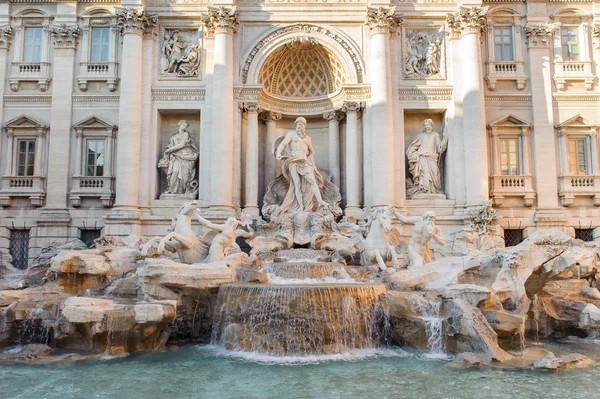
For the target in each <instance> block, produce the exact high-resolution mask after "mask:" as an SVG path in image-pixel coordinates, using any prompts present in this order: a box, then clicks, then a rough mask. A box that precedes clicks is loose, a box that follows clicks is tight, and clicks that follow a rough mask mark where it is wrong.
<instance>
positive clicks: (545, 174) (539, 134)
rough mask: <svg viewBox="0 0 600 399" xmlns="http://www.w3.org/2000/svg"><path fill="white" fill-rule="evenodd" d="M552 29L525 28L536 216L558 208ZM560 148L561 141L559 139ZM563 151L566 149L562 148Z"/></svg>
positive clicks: (562, 156)
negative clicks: (529, 86) (553, 105)
mask: <svg viewBox="0 0 600 399" xmlns="http://www.w3.org/2000/svg"><path fill="white" fill-rule="evenodd" d="M553 30H554V26H553V25H528V26H526V27H525V36H526V37H527V50H528V55H529V59H528V63H529V65H530V68H531V71H532V72H533V71H535V72H534V73H531V76H530V77H529V79H530V85H531V106H532V107H533V109H532V115H533V121H532V122H533V131H532V135H531V142H532V146H531V147H532V148H531V149H532V155H533V157H532V158H533V179H534V182H535V189H536V191H537V195H536V198H537V208H538V209H537V212H536V217H537V216H539V213H540V212H542V213H545V212H548V210H551V209H557V208H559V204H558V194H557V193H558V183H557V179H556V177H557V176H559V174H558V173H557V170H556V144H555V142H556V141H555V133H554V123H553V121H554V114H553V109H552V70H551V69H552V49H551V43H552V31H553ZM559 143H563V144H564V137H562V136H560V137H559ZM565 151H566V146H565ZM565 155H566V152H564V151H561V152H560V153H559V159H561V160H562V162H561V167H563V166H564V169H565V170H566V158H565Z"/></svg>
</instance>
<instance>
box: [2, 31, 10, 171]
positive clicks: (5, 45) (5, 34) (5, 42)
mask: <svg viewBox="0 0 600 399" xmlns="http://www.w3.org/2000/svg"><path fill="white" fill-rule="evenodd" d="M11 34H12V30H11V28H10V26H3V27H1V28H0V93H4V89H5V86H6V81H7V80H8V76H7V73H8V62H7V61H8V50H9V48H10V37H11ZM0 122H2V123H3V124H4V122H5V120H4V95H1V96H0ZM0 154H5V157H3V158H6V159H7V161H6V162H7V164H6V166H5V169H4V173H5V174H9V173H10V171H9V168H10V163H8V159H12V146H11V147H7V148H6V150H4V151H3V150H2V136H1V135H0ZM1 171H2V162H1V161H0V172H1Z"/></svg>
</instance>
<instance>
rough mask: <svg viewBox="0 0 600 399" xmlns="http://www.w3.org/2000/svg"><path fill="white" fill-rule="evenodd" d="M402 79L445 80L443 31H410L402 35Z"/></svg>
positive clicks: (422, 29)
mask: <svg viewBox="0 0 600 399" xmlns="http://www.w3.org/2000/svg"><path fill="white" fill-rule="evenodd" d="M403 47H404V55H403V60H404V61H403V62H404V68H403V71H404V74H403V75H404V79H445V78H446V76H445V75H446V71H445V57H444V31H443V30H442V31H440V30H439V29H437V28H436V29H424V28H420V29H410V28H407V29H406V30H405V33H404V46H403Z"/></svg>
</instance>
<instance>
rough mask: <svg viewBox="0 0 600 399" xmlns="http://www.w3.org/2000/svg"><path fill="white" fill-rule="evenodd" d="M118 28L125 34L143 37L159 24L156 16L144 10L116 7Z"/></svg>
mask: <svg viewBox="0 0 600 399" xmlns="http://www.w3.org/2000/svg"><path fill="white" fill-rule="evenodd" d="M115 10H116V14H117V26H118V27H119V29H120V30H121V32H122V33H123V34H127V33H135V34H137V35H142V34H144V33H146V32H148V31H151V30H152V29H153V28H154V26H156V23H157V22H158V16H157V15H156V14H151V15H149V14H147V13H146V10H145V9H144V8H135V7H115Z"/></svg>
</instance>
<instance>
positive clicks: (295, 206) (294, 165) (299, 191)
mask: <svg viewBox="0 0 600 399" xmlns="http://www.w3.org/2000/svg"><path fill="white" fill-rule="evenodd" d="M294 124H295V125H296V130H290V131H287V132H286V133H285V134H284V135H283V136H281V137H279V138H278V139H277V140H276V141H275V158H277V159H278V160H282V161H283V165H282V172H283V175H284V176H285V178H286V179H287V180H288V182H289V185H290V186H289V189H288V192H287V194H286V196H285V199H284V200H283V203H282V204H281V207H282V208H283V209H285V210H289V211H309V212H311V211H314V210H316V208H317V207H319V206H325V207H329V204H328V203H327V202H325V201H323V197H322V196H321V191H320V188H321V186H323V177H322V176H321V174H320V173H319V171H318V170H317V166H316V164H315V151H314V149H313V146H312V142H311V140H310V137H308V136H307V135H306V119H304V118H302V117H300V118H297V119H296V121H295V122H294Z"/></svg>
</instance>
